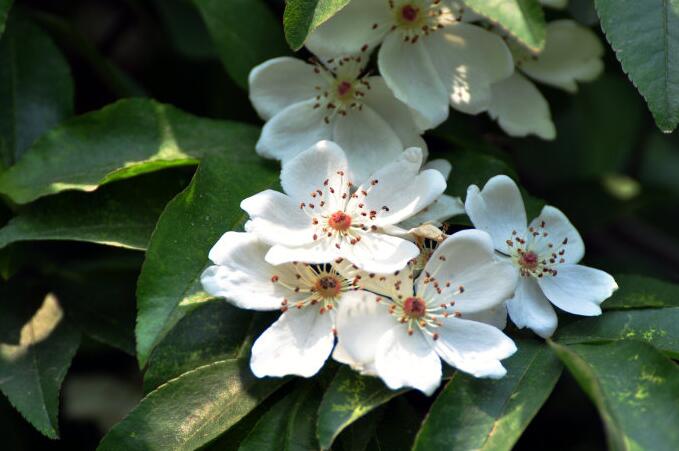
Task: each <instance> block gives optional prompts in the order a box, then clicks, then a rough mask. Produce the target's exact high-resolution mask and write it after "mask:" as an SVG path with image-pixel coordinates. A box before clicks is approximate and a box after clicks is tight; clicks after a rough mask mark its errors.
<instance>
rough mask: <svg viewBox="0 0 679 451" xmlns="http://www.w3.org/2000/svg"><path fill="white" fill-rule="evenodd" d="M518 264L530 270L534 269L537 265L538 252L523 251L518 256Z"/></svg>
mask: <svg viewBox="0 0 679 451" xmlns="http://www.w3.org/2000/svg"><path fill="white" fill-rule="evenodd" d="M519 264H520V265H521V266H522V267H524V268H526V269H528V270H530V271H532V270H534V269H535V268H537V266H538V254H536V253H535V252H533V251H528V252H525V253H524V254H523V255H521V256H520V257H519Z"/></svg>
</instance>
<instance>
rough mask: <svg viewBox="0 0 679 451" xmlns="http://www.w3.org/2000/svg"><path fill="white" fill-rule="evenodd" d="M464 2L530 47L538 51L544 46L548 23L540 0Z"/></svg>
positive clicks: (480, 0)
mask: <svg viewBox="0 0 679 451" xmlns="http://www.w3.org/2000/svg"><path fill="white" fill-rule="evenodd" d="M464 3H465V4H466V5H467V6H469V7H470V8H471V9H472V10H474V11H475V12H476V13H478V14H480V15H482V16H484V17H485V18H487V19H489V20H490V21H491V22H493V23H495V24H497V25H499V26H500V27H502V28H504V29H505V30H506V31H507V32H508V33H509V34H510V35H512V36H514V37H515V38H516V39H518V40H519V42H521V43H523V44H524V45H525V46H526V47H528V48H529V49H531V50H533V51H535V52H538V51H540V50H542V49H543V48H544V46H545V38H546V37H547V31H546V26H547V23H546V22H545V15H544V13H543V12H542V7H541V6H540V2H539V1H538V0H464Z"/></svg>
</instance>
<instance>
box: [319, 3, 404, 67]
mask: <svg viewBox="0 0 679 451" xmlns="http://www.w3.org/2000/svg"><path fill="white" fill-rule="evenodd" d="M390 12H391V11H390V10H389V6H388V3H387V2H386V1H384V0H356V1H352V2H350V3H349V4H348V5H347V6H345V7H344V8H342V9H341V10H340V11H339V12H338V13H337V14H335V15H334V16H332V17H331V18H330V19H329V20H327V21H326V22H325V23H323V24H321V26H320V27H318V28H317V29H316V30H315V31H313V32H312V33H311V34H310V35H309V37H308V38H307V41H306V46H307V48H308V49H309V50H311V52H312V53H315V54H316V55H319V56H323V57H334V56H344V55H348V54H355V53H359V52H361V50H362V49H363V48H364V46H365V45H367V46H368V49H371V48H373V47H375V46H377V45H379V43H380V42H381V41H382V38H383V37H384V35H385V34H386V33H387V32H388V31H389V28H390V26H391V23H392V17H393V16H392V15H391V14H390ZM374 24H378V27H376V28H373V25H374ZM366 50H367V49H366Z"/></svg>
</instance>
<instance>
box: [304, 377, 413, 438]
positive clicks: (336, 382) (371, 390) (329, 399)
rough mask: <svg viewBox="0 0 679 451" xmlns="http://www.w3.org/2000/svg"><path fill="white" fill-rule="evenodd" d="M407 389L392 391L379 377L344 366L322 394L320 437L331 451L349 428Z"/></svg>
mask: <svg viewBox="0 0 679 451" xmlns="http://www.w3.org/2000/svg"><path fill="white" fill-rule="evenodd" d="M406 391H407V389H401V390H390V389H389V388H388V387H387V386H386V385H384V383H383V382H382V381H381V380H380V379H378V378H376V377H368V376H361V375H360V374H358V373H357V372H356V371H353V370H352V369H351V368H349V367H348V366H342V367H340V369H339V370H338V371H337V375H336V376H335V378H334V379H333V381H332V383H331V384H330V386H329V387H328V389H327V390H326V392H325V394H324V395H323V401H322V402H321V406H320V407H319V410H318V429H317V435H318V440H319V442H320V445H321V448H324V449H328V448H330V446H331V445H332V443H333V441H334V440H335V438H336V437H337V436H338V435H339V434H340V432H342V431H343V430H344V429H345V428H346V427H348V426H349V425H351V424H352V423H354V422H355V421H357V420H358V419H359V418H361V417H363V416H364V415H366V414H367V413H368V412H370V411H372V410H373V409H375V408H377V407H379V406H381V405H382V404H384V403H386V402H387V401H389V400H390V399H392V398H394V397H395V396H398V395H400V394H401V393H404V392H406Z"/></svg>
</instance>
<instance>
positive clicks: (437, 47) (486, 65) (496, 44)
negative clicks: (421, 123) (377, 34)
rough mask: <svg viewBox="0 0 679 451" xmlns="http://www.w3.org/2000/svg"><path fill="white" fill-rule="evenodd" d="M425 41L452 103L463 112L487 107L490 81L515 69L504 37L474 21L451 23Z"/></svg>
mask: <svg viewBox="0 0 679 451" xmlns="http://www.w3.org/2000/svg"><path fill="white" fill-rule="evenodd" d="M423 43H424V45H425V48H426V49H427V52H428V53H429V56H430V58H431V61H432V62H433V63H434V66H435V68H436V71H437V73H438V76H439V79H440V80H441V81H442V82H443V84H444V86H445V87H446V89H447V91H448V94H449V96H450V105H451V106H452V107H453V108H455V109H457V110H459V111H462V112H463V113H468V114H478V113H480V112H482V111H485V110H486V108H487V107H488V105H489V104H490V99H491V88H490V87H491V85H492V84H493V83H497V82H498V81H500V80H503V79H505V78H507V77H509V76H510V75H511V74H512V73H513V72H514V60H513V59H512V55H511V53H510V51H509V48H507V45H506V44H505V43H504V41H503V40H502V38H500V36H498V35H496V34H495V33H491V32H489V31H486V30H484V29H483V28H481V27H477V26H475V25H471V24H467V23H455V24H452V25H449V26H447V27H445V28H443V29H442V30H438V31H437V32H435V33H432V34H430V35H429V36H428V37H426V38H425V39H423Z"/></svg>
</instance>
